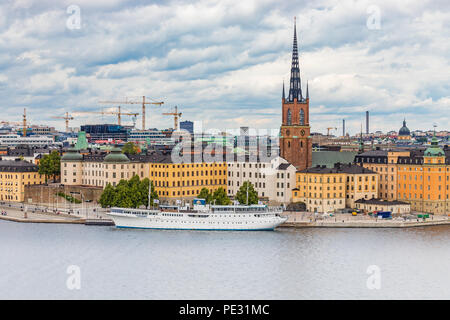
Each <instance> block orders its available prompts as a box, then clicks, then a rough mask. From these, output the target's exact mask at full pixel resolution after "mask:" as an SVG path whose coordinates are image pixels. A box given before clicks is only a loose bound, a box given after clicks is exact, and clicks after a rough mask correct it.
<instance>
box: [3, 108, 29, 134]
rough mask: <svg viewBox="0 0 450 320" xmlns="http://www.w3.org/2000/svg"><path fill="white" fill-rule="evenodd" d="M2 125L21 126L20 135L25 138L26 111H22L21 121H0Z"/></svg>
mask: <svg viewBox="0 0 450 320" xmlns="http://www.w3.org/2000/svg"><path fill="white" fill-rule="evenodd" d="M0 124H2V125H13V126H18V127H19V126H22V134H23V136H24V137H26V136H27V109H26V108H24V109H23V120H22V121H6V120H2V121H0Z"/></svg>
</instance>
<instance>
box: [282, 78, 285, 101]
mask: <svg viewBox="0 0 450 320" xmlns="http://www.w3.org/2000/svg"><path fill="white" fill-rule="evenodd" d="M282 99H283V100H284V99H285V94H284V80H283V97H282Z"/></svg>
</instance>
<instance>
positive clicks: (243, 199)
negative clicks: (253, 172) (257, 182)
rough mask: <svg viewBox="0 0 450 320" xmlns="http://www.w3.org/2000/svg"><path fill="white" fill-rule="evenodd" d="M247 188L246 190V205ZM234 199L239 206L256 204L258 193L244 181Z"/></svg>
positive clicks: (248, 182) (249, 183)
mask: <svg viewBox="0 0 450 320" xmlns="http://www.w3.org/2000/svg"><path fill="white" fill-rule="evenodd" d="M247 188H248V203H247ZM236 199H237V200H238V201H239V203H241V204H249V205H250V204H257V203H258V192H256V190H255V189H254V187H253V185H252V184H251V182H250V181H245V182H244V183H243V184H242V186H241V187H240V188H239V190H238V192H237V193H236Z"/></svg>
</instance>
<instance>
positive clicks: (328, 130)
mask: <svg viewBox="0 0 450 320" xmlns="http://www.w3.org/2000/svg"><path fill="white" fill-rule="evenodd" d="M330 130H337V128H333V127H329V128H327V137H329V136H330Z"/></svg>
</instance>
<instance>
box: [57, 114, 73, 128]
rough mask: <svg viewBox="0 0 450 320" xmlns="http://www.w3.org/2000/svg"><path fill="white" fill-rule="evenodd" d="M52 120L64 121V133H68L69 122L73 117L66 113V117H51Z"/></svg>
mask: <svg viewBox="0 0 450 320" xmlns="http://www.w3.org/2000/svg"><path fill="white" fill-rule="evenodd" d="M52 119H64V120H66V132H69V120H73V119H74V117H72V116H69V113H68V112H66V115H65V116H64V117H52Z"/></svg>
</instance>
